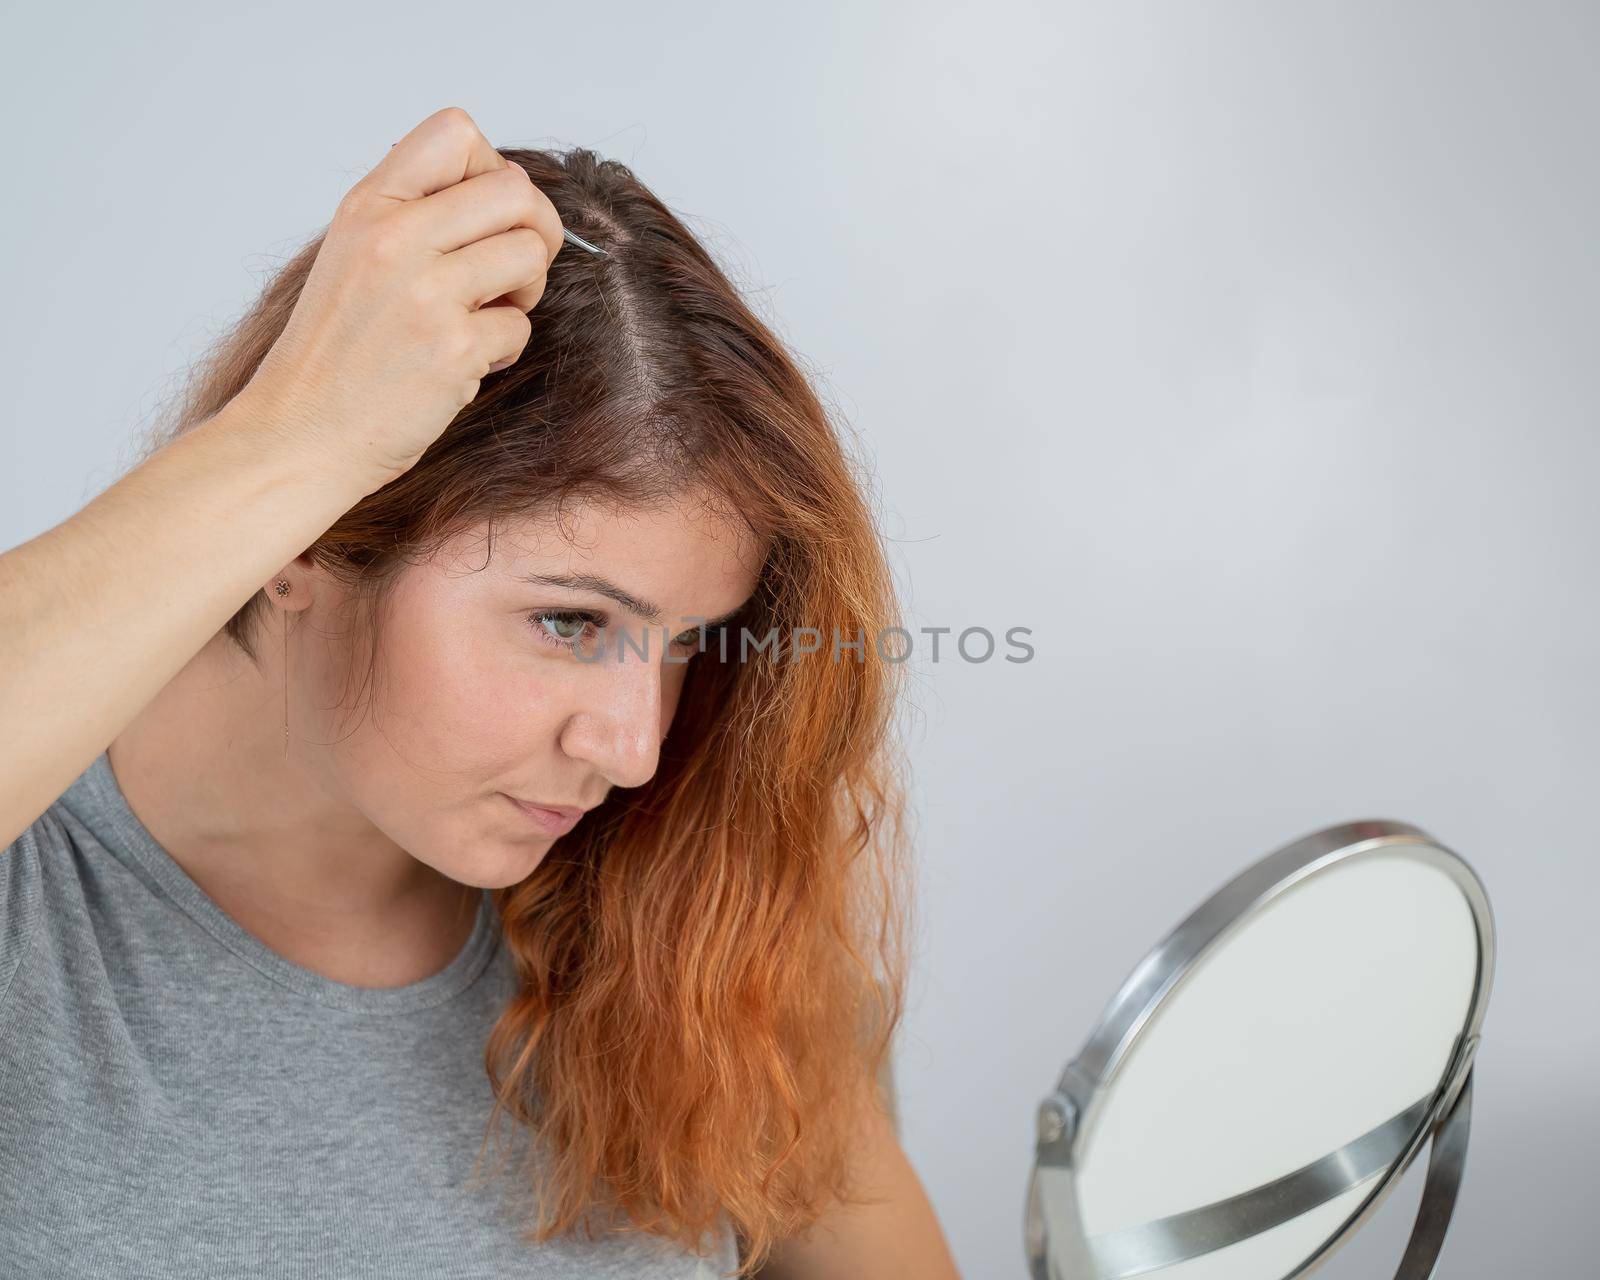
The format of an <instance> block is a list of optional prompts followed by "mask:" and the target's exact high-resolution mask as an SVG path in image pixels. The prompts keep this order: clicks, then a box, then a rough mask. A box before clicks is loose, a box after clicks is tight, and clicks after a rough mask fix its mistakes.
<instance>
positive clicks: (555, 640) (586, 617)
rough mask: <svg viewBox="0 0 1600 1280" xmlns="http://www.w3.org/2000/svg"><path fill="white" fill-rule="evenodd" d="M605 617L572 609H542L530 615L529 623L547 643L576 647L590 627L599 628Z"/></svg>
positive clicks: (559, 646)
mask: <svg viewBox="0 0 1600 1280" xmlns="http://www.w3.org/2000/svg"><path fill="white" fill-rule="evenodd" d="M603 621H604V619H601V618H597V617H595V615H594V614H592V613H582V612H579V611H577V610H572V609H541V610H539V611H538V612H537V613H533V614H530V615H529V616H528V622H529V624H530V625H531V626H532V627H533V628H534V630H535V631H536V632H537V633H538V635H539V637H540V638H541V639H542V640H544V641H545V642H546V643H547V644H553V645H555V646H556V647H557V648H560V649H573V648H576V647H577V646H578V644H579V642H580V641H582V640H583V639H584V636H585V633H586V632H587V631H588V629H589V628H590V627H593V628H595V630H597V631H598V630H599V628H600V624H601V623H602V622H603Z"/></svg>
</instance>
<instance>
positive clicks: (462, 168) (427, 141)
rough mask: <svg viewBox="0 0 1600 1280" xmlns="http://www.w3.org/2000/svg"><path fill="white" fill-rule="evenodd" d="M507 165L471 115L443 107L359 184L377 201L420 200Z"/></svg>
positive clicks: (398, 144)
mask: <svg viewBox="0 0 1600 1280" xmlns="http://www.w3.org/2000/svg"><path fill="white" fill-rule="evenodd" d="M505 164H506V159H505V157H504V156H502V155H501V154H500V153H499V152H498V151H496V150H495V149H494V147H492V146H491V145H490V144H489V140H488V139H487V138H485V137H484V136H483V134H482V133H481V132H480V131H479V129H478V126H477V124H476V123H475V122H474V121H473V119H472V117H471V116H469V115H468V114H467V113H466V112H465V111H463V110H462V109H461V108H460V107H443V108H441V109H440V110H438V111H435V112H434V113H433V114H432V115H431V116H429V117H428V118H427V119H426V120H424V121H422V123H421V124H419V125H417V127H416V128H414V129H413V130H411V132H410V133H408V134H406V136H405V137H403V138H401V139H400V141H399V142H397V143H395V144H394V145H393V146H392V147H390V148H389V152H388V154H387V155H385V156H384V157H383V159H382V160H380V161H378V163H377V164H376V165H374V166H373V168H372V171H371V172H370V173H368V174H367V176H366V177H364V178H362V179H361V181H360V182H359V183H357V184H356V185H357V187H359V188H360V189H361V190H362V191H364V192H366V193H368V194H370V195H371V196H374V197H376V198H378V199H386V200H420V199H421V198H422V197H423V196H427V195H432V194H433V193H434V192H435V191H443V190H444V189H445V188H446V187H452V186H454V185H455V184H456V183H458V182H462V181H464V180H465V179H467V178H474V177H477V175H478V174H480V173H488V172H489V171H490V170H492V169H501V168H504V167H505Z"/></svg>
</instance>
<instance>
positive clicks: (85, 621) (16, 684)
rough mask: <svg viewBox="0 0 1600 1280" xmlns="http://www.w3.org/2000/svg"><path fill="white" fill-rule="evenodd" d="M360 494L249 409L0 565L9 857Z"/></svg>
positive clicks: (0, 797)
mask: <svg viewBox="0 0 1600 1280" xmlns="http://www.w3.org/2000/svg"><path fill="white" fill-rule="evenodd" d="M362 496H363V494H362V492H361V491H360V489H359V488H358V487H356V486H355V485H354V484H352V483H351V482H349V481H348V480H346V479H344V478H343V477H341V476H340V475H338V474H337V473H336V472H335V470H334V469H333V468H331V467H329V466H327V465H326V463H325V462H324V461H323V459H322V455H320V454H318V453H317V452H316V451H315V449H313V448H312V447H311V446H310V445H309V444H308V445H304V446H302V445H299V444H297V443H295V437H294V436H292V435H291V434H290V433H289V432H288V431H284V430H278V429H277V428H276V425H275V424H274V423H273V422H271V421H269V420H268V419H267V417H265V416H264V410H263V408H262V407H261V406H258V405H255V404H249V403H247V402H246V401H245V400H243V398H240V399H236V400H235V401H233V402H232V403H231V404H229V405H228V406H227V407H226V408H225V409H223V411H222V412H221V413H219V414H218V415H217V416H216V417H214V418H211V419H210V420H208V421H206V422H204V423H202V424H200V425H199V426H197V427H195V428H193V429H192V430H190V431H188V432H186V433H185V434H184V435H182V436H179V437H178V438H177V439H176V440H174V441H172V442H171V443H170V444H168V445H167V446H166V447H164V448H163V449H161V450H160V451H159V452H158V453H156V454H154V455H153V456H152V457H150V458H148V459H146V460H145V461H144V462H143V463H141V464H140V465H139V466H138V467H136V468H135V469H134V470H133V471H131V472H129V473H128V474H127V475H126V476H124V477H123V478H122V479H121V480H119V481H118V482H117V483H116V484H114V485H112V486H111V487H110V488H109V489H107V490H105V491H104V492H103V493H101V494H99V495H98V496H97V497H96V498H94V499H93V500H92V501H91V502H90V503H89V504H88V505H87V506H85V507H84V508H83V509H82V510H80V511H78V512H77V513H76V514H74V515H73V516H71V517H70V518H69V519H67V520H65V521H63V522H62V523H61V524H58V525H56V526H55V527H54V528H52V529H48V530H46V531H45V532H44V533H42V534H40V535H39V536H38V537H36V538H33V539H31V540H30V541H28V542H25V543H23V544H22V545H21V546H19V547H15V548H13V549H12V550H10V551H8V552H6V553H5V554H4V555H3V556H0V742H3V743H5V744H6V750H5V759H4V762H3V764H4V767H3V768H0V848H3V847H4V846H6V845H8V844H10V843H11V842H12V841H13V840H15V839H16V837H17V836H18V835H19V834H20V833H21V832H22V830H23V829H25V828H26V827H27V826H28V825H29V823H31V822H32V821H33V820H34V819H35V818H37V817H38V815H39V814H41V813H42V812H44V810H45V809H46V808H47V807H48V806H49V804H50V803H51V801H53V800H54V799H55V798H56V797H57V796H59V795H60V794H61V793H62V791H64V790H65V789H66V788H67V786H69V785H70V784H71V782H72V780H73V779H74V778H75V777H77V775H78V774H79V773H81V772H82V771H83V770H84V769H85V768H87V767H88V766H89V764H90V763H92V761H93V759H94V757H95V756H96V755H97V754H98V753H99V752H100V751H102V750H104V749H105V747H106V745H107V744H108V743H109V742H110V741H111V740H112V739H113V738H115V737H116V736H117V734H118V733H120V732H121V731H122V729H123V728H124V727H125V726H126V725H127V724H128V723H129V722H130V721H131V720H132V719H133V717H134V716H135V715H137V714H138V712H139V711H140V710H141V709H142V708H143V707H144V706H145V704H146V703H148V702H149V701H150V699H151V698H152V697H154V696H155V694H156V693H157V691H158V690H160V689H161V687H162V686H163V685H164V684H166V683H167V682H168V681H169V680H171V679H172V677H173V676H174V675H176V674H177V673H178V671H179V670H181V669H182V667H183V666H184V664H185V663H187V662H188V661H189V659H190V658H192V657H193V656H194V655H195V654H196V653H197V652H198V651H199V650H200V649H201V647H202V646H203V645H204V644H205V643H206V641H207V640H209V639H210V638H211V637H212V636H213V635H215V634H216V632H217V631H218V630H219V629H220V628H221V627H222V626H223V624H224V623H226V622H227V620H228V619H229V618H230V617H231V616H232V615H233V614H234V612H235V611H237V610H238V608H239V607H240V606H241V605H242V604H244V602H245V601H246V600H248V599H249V597H250V596H251V594H252V593H253V592H255V591H257V590H259V589H260V588H261V587H262V585H263V584H264V583H265V582H266V581H267V579H268V578H269V577H270V576H271V575H272V574H273V573H275V572H277V571H278V570H281V569H282V568H283V566H284V565H286V564H288V563H289V562H290V561H291V560H293V559H294V557H295V556H297V555H298V554H299V553H300V552H301V551H303V550H305V548H306V547H307V546H309V545H310V544H311V543H312V542H314V541H315V540H316V539H317V538H318V537H319V536H320V535H321V534H322V533H323V532H325V531H326V530H327V528H328V527H329V526H330V525H331V524H332V523H333V522H334V521H335V520H337V519H338V518H339V516H340V515H342V514H343V513H344V512H345V511H347V510H348V509H349V508H350V507H351V506H353V505H354V504H355V503H356V502H358V501H359V500H360V499H361V497H362Z"/></svg>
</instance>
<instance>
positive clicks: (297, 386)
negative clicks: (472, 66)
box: [241, 107, 562, 493]
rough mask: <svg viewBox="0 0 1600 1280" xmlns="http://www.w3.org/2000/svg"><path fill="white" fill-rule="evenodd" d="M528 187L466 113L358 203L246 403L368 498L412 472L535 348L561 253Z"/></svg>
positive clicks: (541, 203)
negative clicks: (317, 450)
mask: <svg viewBox="0 0 1600 1280" xmlns="http://www.w3.org/2000/svg"><path fill="white" fill-rule="evenodd" d="M561 231H562V229H561V219H560V218H559V217H558V216H557V214H556V209H555V206H554V205H553V204H551V203H550V199H549V197H547V196H546V195H545V194H544V193H543V192H542V191H540V190H539V189H538V188H537V187H535V186H534V185H533V183H532V182H531V181H530V180H529V178H528V175H527V172H526V171H525V170H524V169H523V168H522V167H521V166H520V165H515V164H512V163H510V162H509V161H507V160H506V159H505V158H504V157H502V156H501V155H500V154H499V152H497V151H496V150H495V149H494V148H493V147H492V146H490V145H489V142H488V140H487V139H485V138H484V136H483V134H482V133H480V132H479V131H478V127H477V125H476V124H474V123H473V121H472V118H471V117H470V116H469V115H467V113H466V112H465V111H462V110H461V109H460V108H459V107H446V108H444V109H443V110H441V111H437V112H435V113H434V114H433V115H431V116H429V117H428V118H427V119H426V120H424V121H423V122H422V123H421V124H419V125H418V126H417V127H416V128H415V129H413V130H412V131H411V132H410V133H408V134H407V135H406V136H405V137H404V138H402V139H401V140H400V141H399V142H397V143H395V144H394V146H393V147H391V148H390V149H389V154H388V155H387V156H385V157H384V158H383V159H382V160H381V161H379V163H378V165H377V166H376V167H375V168H374V169H373V170H372V172H370V173H369V174H367V176H366V177H364V178H363V179H362V180H361V181H360V182H358V183H357V184H356V185H355V186H354V187H352V188H351V189H350V191H349V192H347V193H346V195H345V196H344V198H343V199H342V200H341V201H340V202H339V207H338V210H337V212H336V213H335V215H334V218H333V221H332V223H331V224H330V225H329V228H328V232H327V234H326V236H325V238H324V240H323V243H322V246H321V248H320V249H319V251H318V253H317V258H316V261H315V263H314V264H313V265H312V268H311V273H310V275H309V277H308V278H307V280H306V283H305V286H304V288H303V290H302V291H301V294H300V297H299V299H298V301H297V302H296V304H295V308H294V311H293V313H292V314H291V315H290V317H289V320H288V323H287V325H286V326H285V328H284V331H283V333H282V335H281V336H280V337H279V338H278V341H277V342H276V343H275V344H274V345H273V347H272V349H271V350H270V351H269V352H268V353H267V356H266V359H265V360H264V361H263V362H262V364H261V367H260V368H259V369H258V370H257V372H256V375H255V377H254V378H253V379H252V380H251V382H250V383H249V385H248V386H247V387H246V388H245V389H244V391H243V392H242V393H241V398H243V399H246V400H248V401H250V402H251V403H252V405H253V406H254V407H255V408H256V410H257V411H258V413H257V416H258V417H259V418H260V419H261V420H263V421H271V422H273V423H274V424H276V425H279V426H282V427H284V428H285V429H289V430H292V431H294V432H295V433H296V436H297V437H307V438H309V439H310V440H311V441H312V442H313V443H315V444H317V445H318V446H319V447H324V448H325V449H326V451H327V454H328V456H329V462H330V465H332V466H335V467H339V468H345V469H348V472H349V474H350V475H351V477H352V478H353V479H356V480H357V482H358V483H359V484H360V485H361V487H362V490H363V492H364V493H371V492H373V491H374V490H376V489H380V488H382V487H383V486H384V485H385V484H387V483H388V482H389V481H390V480H392V479H394V478H395V477H396V476H398V475H400V474H402V473H403V472H405V471H406V470H408V469H409V468H410V467H411V466H413V465H414V464H415V463H416V461H417V459H418V458H420V457H421V456H422V453H423V451H424V450H426V449H427V447H428V446H429V445H430V444H432V443H433V442H434V441H435V440H436V439H438V437H439V436H440V435H441V434H442V433H443V432H444V429H445V427H447V426H448V425H449V424H450V422H451V420H452V419H453V418H454V417H455V416H456V414H457V413H459V412H460V411H461V409H462V408H463V407H464V406H465V405H467V404H468V403H470V402H471V400H472V399H473V397H474V396H476V395H477V394H478V388H479V384H480V382H481V380H482V379H483V377H484V376H485V375H486V374H488V373H490V372H492V371H494V370H496V369H500V368H503V367H505V366H506V365H508V364H511V363H512V362H513V361H514V360H515V359H516V358H517V356H518V355H520V354H521V352H522V350H523V348H524V347H525V346H526V345H527V342H528V338H529V335H530V334H531V332H532V326H531V324H530V322H529V320H528V316H527V312H528V311H530V310H531V309H532V308H533V306H534V305H535V304H536V303H537V302H538V301H539V298H540V297H541V296H542V295H543V293H544V288H545V278H546V271H547V270H548V268H549V265H550V263H551V261H552V260H553V259H554V258H555V256H556V254H557V253H558V252H559V251H560V249H561V245H562V234H561Z"/></svg>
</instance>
